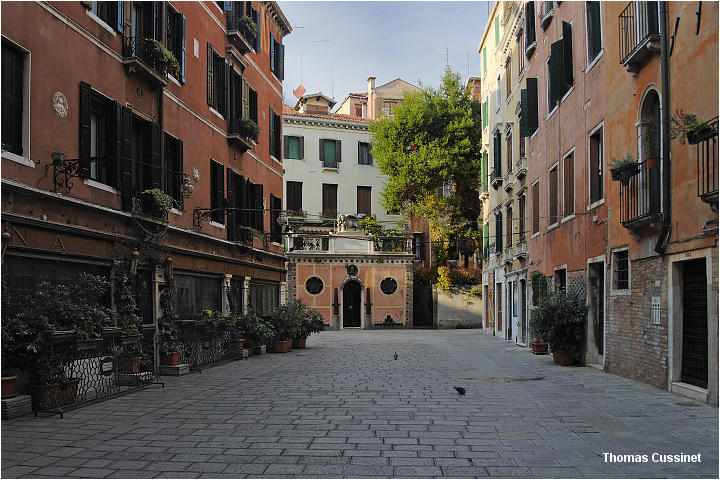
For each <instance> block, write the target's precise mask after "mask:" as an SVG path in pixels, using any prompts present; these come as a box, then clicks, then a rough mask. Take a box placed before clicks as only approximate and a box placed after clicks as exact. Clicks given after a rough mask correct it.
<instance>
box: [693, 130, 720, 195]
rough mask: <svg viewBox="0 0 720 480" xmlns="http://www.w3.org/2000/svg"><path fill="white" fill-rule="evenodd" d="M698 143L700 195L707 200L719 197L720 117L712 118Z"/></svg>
mask: <svg viewBox="0 0 720 480" xmlns="http://www.w3.org/2000/svg"><path fill="white" fill-rule="evenodd" d="M697 141H698V143H697V144H696V147H695V148H696V149H697V167H698V196H699V197H700V198H701V199H702V200H703V201H705V202H708V203H712V202H714V203H715V205H717V199H718V117H715V118H714V119H712V120H711V121H710V122H709V124H708V128H707V130H706V133H705V134H701V135H700V136H699V137H698V139H697Z"/></svg>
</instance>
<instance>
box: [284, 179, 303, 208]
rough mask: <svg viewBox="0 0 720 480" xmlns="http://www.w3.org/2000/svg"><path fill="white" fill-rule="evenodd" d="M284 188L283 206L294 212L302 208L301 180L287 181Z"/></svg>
mask: <svg viewBox="0 0 720 480" xmlns="http://www.w3.org/2000/svg"><path fill="white" fill-rule="evenodd" d="M286 189H287V198H286V200H285V208H287V209H288V210H293V211H296V212H297V211H300V210H302V182H287V183H286Z"/></svg>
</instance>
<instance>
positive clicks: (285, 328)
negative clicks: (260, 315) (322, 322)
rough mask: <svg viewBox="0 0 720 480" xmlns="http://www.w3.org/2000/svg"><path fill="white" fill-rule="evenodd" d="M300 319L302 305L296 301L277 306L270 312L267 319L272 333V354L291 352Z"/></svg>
mask: <svg viewBox="0 0 720 480" xmlns="http://www.w3.org/2000/svg"><path fill="white" fill-rule="evenodd" d="M302 317H303V311H302V303H300V302H299V301H298V300H293V301H291V302H288V303H286V304H285V305H278V306H277V307H275V308H274V309H273V310H272V311H271V312H270V314H269V315H268V317H267V318H268V320H269V322H270V323H271V325H272V327H273V331H274V337H273V352H275V353H286V352H289V351H290V350H291V348H292V340H293V338H295V337H296V336H297V329H298V327H299V325H300V322H301V321H302Z"/></svg>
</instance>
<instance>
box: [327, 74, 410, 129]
mask: <svg viewBox="0 0 720 480" xmlns="http://www.w3.org/2000/svg"><path fill="white" fill-rule="evenodd" d="M419 90H420V88H418V87H416V86H415V85H413V84H411V83H408V82H406V81H405V80H403V79H401V78H396V79H395V80H392V81H390V82H388V83H385V84H383V85H380V86H375V77H369V78H368V89H367V92H366V93H365V92H363V93H350V94H348V96H347V97H345V99H344V100H343V101H342V103H341V104H340V107H338V109H337V111H336V112H335V113H340V114H344V115H353V116H356V117H362V118H368V119H370V120H375V119H376V118H378V117H379V115H380V114H381V113H384V114H385V115H389V116H392V114H393V110H394V109H395V107H396V106H397V105H399V104H400V103H402V100H403V93H404V92H406V91H419ZM368 105H370V107H369V108H368Z"/></svg>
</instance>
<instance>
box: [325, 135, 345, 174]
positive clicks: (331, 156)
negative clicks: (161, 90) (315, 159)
mask: <svg viewBox="0 0 720 480" xmlns="http://www.w3.org/2000/svg"><path fill="white" fill-rule="evenodd" d="M340 152H341V149H340V140H329V139H324V138H321V139H320V163H322V166H323V167H324V168H339V167H340V165H339V164H340Z"/></svg>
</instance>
